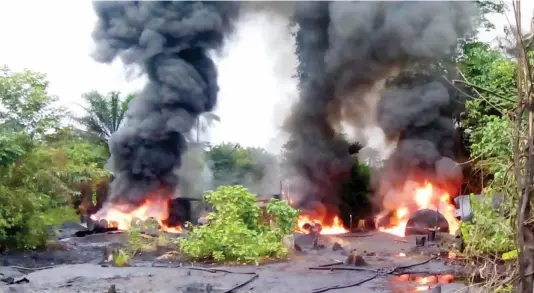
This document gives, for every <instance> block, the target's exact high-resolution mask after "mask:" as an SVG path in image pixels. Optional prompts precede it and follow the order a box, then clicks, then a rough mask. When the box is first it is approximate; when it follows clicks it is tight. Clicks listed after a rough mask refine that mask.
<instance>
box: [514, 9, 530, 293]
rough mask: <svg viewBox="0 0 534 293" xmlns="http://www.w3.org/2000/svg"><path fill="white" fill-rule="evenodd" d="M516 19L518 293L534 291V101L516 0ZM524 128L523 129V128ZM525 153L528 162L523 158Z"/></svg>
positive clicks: (515, 149)
mask: <svg viewBox="0 0 534 293" xmlns="http://www.w3.org/2000/svg"><path fill="white" fill-rule="evenodd" d="M512 4H513V6H514V13H515V20H516V31H515V37H516V49H517V51H516V57H517V101H518V107H517V111H516V117H515V129H514V138H513V139H514V141H513V153H514V154H513V155H514V165H515V166H514V171H515V172H514V173H515V176H516V182H517V188H518V191H519V194H520V199H519V205H518V211H517V244H518V249H519V257H518V262H519V282H518V284H517V285H518V286H517V287H516V292H518V293H532V292H534V230H533V227H532V224H528V219H529V217H530V214H531V203H530V200H531V193H532V175H534V142H533V135H532V134H533V116H534V115H533V113H532V109H531V108H532V107H528V111H529V113H528V123H527V127H528V128H527V131H524V129H523V114H524V112H525V110H526V105H532V102H533V99H532V93H531V85H532V75H531V73H530V70H529V69H530V62H529V59H528V58H527V54H526V52H525V47H524V44H523V39H522V34H521V4H520V1H518V0H515V1H514V2H513V3H512ZM522 130H523V131H522ZM522 136H523V137H526V140H525V142H526V145H527V146H526V148H525V149H526V150H527V152H528V153H527V154H524V151H523V150H522V148H521V143H520V142H521V141H522V140H523V139H521V137H522ZM525 157H526V162H523V160H524V159H522V158H525Z"/></svg>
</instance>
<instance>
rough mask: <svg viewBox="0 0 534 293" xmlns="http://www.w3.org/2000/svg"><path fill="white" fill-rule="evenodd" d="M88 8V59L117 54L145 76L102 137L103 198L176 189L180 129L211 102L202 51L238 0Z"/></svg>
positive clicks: (208, 63) (227, 25) (210, 69)
mask: <svg viewBox="0 0 534 293" xmlns="http://www.w3.org/2000/svg"><path fill="white" fill-rule="evenodd" d="M94 8H95V10H96V14H97V16H98V23H97V26H96V28H95V30H94V32H93V38H94V40H95V42H96V45H97V49H96V53H95V54H94V57H95V59H96V60H97V61H100V62H105V63H110V62H112V61H114V60H115V59H116V58H118V57H120V58H121V59H122V61H123V62H124V63H125V64H126V65H136V66H138V67H139V68H141V70H142V72H143V73H144V74H146V75H147V77H148V83H147V85H146V86H145V88H144V89H143V90H142V91H141V93H139V95H138V96H137V97H136V99H135V100H133V101H132V103H131V104H130V107H129V109H128V111H127V113H126V123H125V125H124V126H123V127H121V128H120V129H119V131H117V132H116V133H114V134H113V136H112V138H111V139H110V142H109V143H110V151H111V158H110V161H109V167H110V169H111V170H112V171H113V173H114V175H115V179H114V181H113V183H112V194H111V198H110V200H111V201H113V202H121V203H128V204H131V205H137V204H139V203H141V202H142V201H143V200H144V199H145V198H146V196H147V195H148V194H149V193H151V192H163V193H166V194H167V195H169V194H168V193H173V192H174V190H175V189H176V186H177V184H178V176H177V175H176V169H177V168H178V167H179V166H180V164H181V162H180V161H181V154H182V153H183V152H184V151H185V148H186V139H185V137H184V133H187V132H188V131H189V130H190V129H191V127H192V126H193V124H194V122H195V119H196V118H197V117H198V115H199V114H201V113H202V112H206V111H211V110H212V109H213V108H214V106H215V104H216V102H217V92H218V86H217V70H216V67H215V64H214V62H213V60H211V58H210V57H209V55H208V52H209V51H210V50H217V49H219V48H221V46H222V45H223V41H224V39H225V37H226V36H227V35H228V34H229V33H230V32H231V31H232V28H233V24H234V19H235V18H236V17H237V15H238V11H239V7H238V2H186V1H172V2H171V1H165V2H161V1H157V2H156V1H142V2H141V1H131V2H126V1H112V2H110V1H99V2H94Z"/></svg>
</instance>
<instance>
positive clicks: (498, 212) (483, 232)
mask: <svg viewBox="0 0 534 293" xmlns="http://www.w3.org/2000/svg"><path fill="white" fill-rule="evenodd" d="M505 208H506V207H505ZM471 209H472V210H473V215H474V218H473V222H472V223H469V222H462V223H461V227H460V229H461V232H462V238H463V240H464V242H465V250H464V253H465V254H467V255H488V254H489V255H494V254H502V253H505V252H508V251H510V250H513V249H515V241H514V238H513V235H515V227H514V225H513V220H512V218H511V217H508V216H506V215H503V214H502V211H503V210H509V209H508V208H507V209H496V208H495V207H494V206H493V203H492V197H491V196H485V197H484V198H483V199H482V200H481V199H477V198H475V197H474V196H473V195H471Z"/></svg>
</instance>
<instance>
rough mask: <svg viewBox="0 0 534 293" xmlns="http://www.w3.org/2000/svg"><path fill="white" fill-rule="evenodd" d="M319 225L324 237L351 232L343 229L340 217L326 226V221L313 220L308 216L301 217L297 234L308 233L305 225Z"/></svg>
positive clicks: (336, 217)
mask: <svg viewBox="0 0 534 293" xmlns="http://www.w3.org/2000/svg"><path fill="white" fill-rule="evenodd" d="M312 223H313V224H319V225H321V227H322V230H321V234H322V235H336V234H343V233H347V232H349V230H348V229H345V227H343V223H342V222H341V219H340V218H339V217H338V216H335V217H334V218H333V219H332V224H330V225H327V224H325V223H326V221H324V219H318V218H311V217H309V216H306V215H301V216H300V217H299V219H298V221H297V232H301V233H306V232H307V231H306V229H304V228H303V227H304V225H306V224H312Z"/></svg>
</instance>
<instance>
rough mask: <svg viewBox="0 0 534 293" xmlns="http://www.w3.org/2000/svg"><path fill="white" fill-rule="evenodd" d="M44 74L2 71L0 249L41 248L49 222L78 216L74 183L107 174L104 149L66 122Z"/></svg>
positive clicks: (0, 92)
mask: <svg viewBox="0 0 534 293" xmlns="http://www.w3.org/2000/svg"><path fill="white" fill-rule="evenodd" d="M47 90H48V82H47V80H46V77H45V76H44V75H42V74H39V73H34V72H31V71H27V70H26V71H23V72H13V71H11V70H9V69H8V68H3V69H2V73H1V75H0V105H1V106H2V107H0V177H1V178H2V180H1V181H0V194H1V196H0V250H7V249H21V248H37V247H40V246H43V245H44V244H45V243H46V239H47V236H48V234H49V229H48V225H53V224H58V223H60V222H63V221H65V220H73V221H75V220H76V213H75V209H74V206H73V201H74V199H75V198H76V197H77V196H79V192H78V190H77V189H76V184H78V183H80V182H84V181H90V180H93V179H98V178H103V177H105V176H107V172H106V171H105V170H104V169H103V168H102V162H103V161H104V160H105V159H106V157H105V148H103V147H102V146H100V145H95V144H94V143H92V142H90V141H88V140H86V139H84V138H83V137H81V136H80V135H78V133H77V131H76V130H75V129H73V128H70V127H65V126H63V125H62V123H61V120H62V119H63V118H66V117H67V116H66V115H67V114H66V111H65V110H64V109H62V108H61V107H59V106H57V105H56V103H55V102H56V99H55V97H53V96H50V95H49V94H48V92H47Z"/></svg>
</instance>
